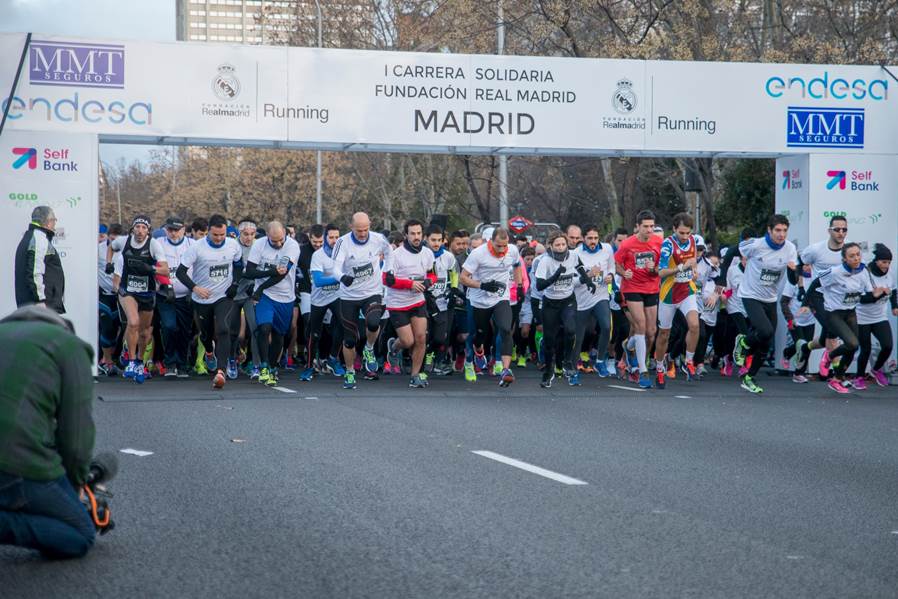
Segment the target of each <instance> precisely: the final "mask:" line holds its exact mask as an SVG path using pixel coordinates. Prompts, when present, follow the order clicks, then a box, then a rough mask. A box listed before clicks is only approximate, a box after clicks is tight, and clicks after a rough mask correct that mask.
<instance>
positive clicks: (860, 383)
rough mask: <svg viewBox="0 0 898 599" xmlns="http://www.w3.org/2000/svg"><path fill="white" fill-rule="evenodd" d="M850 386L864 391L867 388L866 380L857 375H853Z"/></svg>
mask: <svg viewBox="0 0 898 599" xmlns="http://www.w3.org/2000/svg"><path fill="white" fill-rule="evenodd" d="M851 386H852V387H854V388H855V389H857V390H858V391H866V390H867V381H865V380H864V377H862V376H858V377H855V378H854V380H853V381H852V382H851Z"/></svg>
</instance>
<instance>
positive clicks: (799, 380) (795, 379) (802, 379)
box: [792, 374, 808, 385]
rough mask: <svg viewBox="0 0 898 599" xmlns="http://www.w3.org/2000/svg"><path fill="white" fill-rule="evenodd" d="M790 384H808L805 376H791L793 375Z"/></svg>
mask: <svg viewBox="0 0 898 599" xmlns="http://www.w3.org/2000/svg"><path fill="white" fill-rule="evenodd" d="M792 382H793V383H798V384H799V385H803V384H805V383H807V382H808V377H806V376H805V375H803V374H793V375H792Z"/></svg>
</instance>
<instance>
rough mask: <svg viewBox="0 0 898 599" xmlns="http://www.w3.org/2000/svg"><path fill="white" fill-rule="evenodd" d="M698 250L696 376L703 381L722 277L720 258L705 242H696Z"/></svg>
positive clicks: (717, 309)
mask: <svg viewBox="0 0 898 599" xmlns="http://www.w3.org/2000/svg"><path fill="white" fill-rule="evenodd" d="M696 249H697V250H698V251H699V252H700V253H701V257H700V258H699V259H698V263H697V264H696V266H695V273H696V274H695V284H696V286H697V287H698V289H699V291H698V300H697V302H696V303H697V305H698V310H699V337H698V345H697V346H696V348H695V369H696V376H698V378H699V380H701V379H702V378H703V377H704V375H705V355H706V352H707V349H708V340H709V339H710V338H711V335H712V331H713V330H714V327H715V326H717V313H718V312H719V311H720V294H719V293H718V292H717V286H716V285H715V284H714V280H715V279H716V278H717V277H718V276H719V275H720V270H719V266H720V258H719V256H718V255H717V254H716V253H714V252H713V251H711V249H710V248H708V247H706V246H705V243H704V240H696Z"/></svg>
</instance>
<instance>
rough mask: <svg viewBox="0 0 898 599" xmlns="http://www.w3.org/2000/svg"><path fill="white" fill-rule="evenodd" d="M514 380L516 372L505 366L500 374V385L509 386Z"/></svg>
mask: <svg viewBox="0 0 898 599" xmlns="http://www.w3.org/2000/svg"><path fill="white" fill-rule="evenodd" d="M513 382H514V374H513V373H512V372H511V368H505V369H504V370H502V372H501V374H500V376H499V386H500V387H508V386H509V385H511V384H512V383H513Z"/></svg>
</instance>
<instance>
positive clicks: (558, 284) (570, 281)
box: [555, 275, 574, 291]
mask: <svg viewBox="0 0 898 599" xmlns="http://www.w3.org/2000/svg"><path fill="white" fill-rule="evenodd" d="M573 286H574V276H573V275H561V276H560V277H558V280H557V281H555V289H557V290H558V291H569V290H570V289H571V288H573Z"/></svg>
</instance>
